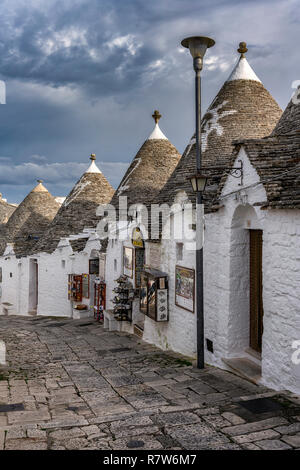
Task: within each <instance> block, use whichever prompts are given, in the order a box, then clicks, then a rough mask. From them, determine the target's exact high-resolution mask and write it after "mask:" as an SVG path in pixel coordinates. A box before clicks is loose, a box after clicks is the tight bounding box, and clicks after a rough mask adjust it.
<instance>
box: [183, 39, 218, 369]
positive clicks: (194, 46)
mask: <svg viewBox="0 0 300 470" xmlns="http://www.w3.org/2000/svg"><path fill="white" fill-rule="evenodd" d="M214 44H215V41H214V40H213V39H210V38H207V37H204V36H194V37H189V38H185V39H183V40H182V41H181V45H182V46H183V47H186V48H188V49H189V50H190V53H191V55H192V57H193V65H194V70H195V74H196V75H195V91H196V96H195V98H196V100H195V101H196V171H197V174H196V175H195V176H193V177H192V178H191V182H192V186H193V189H194V191H195V192H196V196H197V197H196V203H197V225H196V288H197V294H196V312H197V313H196V315H197V367H198V368H199V369H203V368H204V302H203V290H204V289H203V213H204V210H203V208H202V195H203V191H204V189H205V184H206V177H205V175H203V174H202V173H201V164H202V161H201V76H200V72H201V70H202V67H203V57H204V55H205V52H206V50H207V49H208V48H209V47H212V46H213V45H214Z"/></svg>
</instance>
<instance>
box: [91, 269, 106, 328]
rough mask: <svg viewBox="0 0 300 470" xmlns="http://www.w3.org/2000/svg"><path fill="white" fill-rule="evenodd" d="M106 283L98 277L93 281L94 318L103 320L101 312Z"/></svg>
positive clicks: (103, 305) (102, 312) (102, 310)
mask: <svg viewBox="0 0 300 470" xmlns="http://www.w3.org/2000/svg"><path fill="white" fill-rule="evenodd" d="M105 300H106V284H105V282H103V281H101V280H100V279H99V278H96V279H95V281H94V318H95V320H97V321H100V322H103V318H104V316H103V314H104V309H105V304H106V301H105Z"/></svg>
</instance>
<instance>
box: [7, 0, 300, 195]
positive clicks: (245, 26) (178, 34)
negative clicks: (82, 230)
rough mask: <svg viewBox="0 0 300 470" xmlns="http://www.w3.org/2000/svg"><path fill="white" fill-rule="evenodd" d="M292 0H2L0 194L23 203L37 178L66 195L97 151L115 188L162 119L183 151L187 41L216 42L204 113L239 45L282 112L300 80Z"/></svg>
mask: <svg viewBox="0 0 300 470" xmlns="http://www.w3.org/2000/svg"><path fill="white" fill-rule="evenodd" d="M299 20H300V9H299V1H298V0H280V1H277V0H258V1H256V0H242V1H239V0H210V1H207V0H206V1H204V0H151V1H147V0H58V1H57V0H2V1H1V4H0V80H2V81H4V82H5V84H6V104H0V122H1V129H0V136H1V137H0V192H2V193H3V197H6V198H7V199H8V200H9V201H10V202H20V201H21V200H22V199H23V198H24V196H25V195H26V194H27V193H28V192H29V191H30V190H31V189H32V187H33V185H34V184H35V180H36V179H37V178H42V179H44V181H45V185H46V186H47V187H48V189H49V190H50V191H51V193H52V194H54V195H55V196H64V195H66V194H67V193H68V192H69V190H70V189H71V188H72V186H73V185H74V183H75V182H76V180H77V179H78V178H79V177H80V175H81V174H82V173H83V172H84V170H85V169H86V167H87V165H88V164H89V160H88V156H89V154H90V153H92V152H93V153H96V155H97V163H98V164H99V166H100V168H101V169H102V171H103V173H104V174H105V175H106V177H107V178H108V180H109V181H110V183H111V184H112V185H113V186H114V187H116V186H117V184H118V183H119V181H120V178H121V177H122V175H123V173H124V171H125V170H126V168H127V165H128V163H129V162H130V161H131V160H132V158H133V157H134V155H135V153H136V152H137V150H138V149H139V147H140V145H141V144H142V143H143V142H144V140H145V139H146V138H147V137H148V135H149V134H150V132H151V131H152V128H153V125H154V123H153V120H152V118H151V115H152V113H153V110H154V109H159V111H160V112H161V114H162V115H163V117H162V119H161V121H160V125H161V128H162V130H163V132H164V133H165V134H166V135H167V137H168V138H169V140H170V141H171V142H172V143H173V144H174V145H175V146H176V147H177V148H178V150H179V151H180V152H182V151H183V150H184V148H185V146H186V144H187V142H188V140H189V139H190V137H191V135H192V133H193V129H194V124H193V123H194V110H193V109H194V108H193V99H194V91H193V83H194V82H193V80H194V74H193V69H192V59H191V57H190V55H189V53H188V51H185V50H184V49H183V48H182V47H181V46H180V40H181V39H182V38H184V37H185V36H191V35H194V34H198V35H199V34H202V35H208V36H210V37H213V38H214V39H215V40H216V45H215V47H214V48H213V49H210V50H209V51H208V53H207V55H206V60H205V69H204V71H203V74H202V77H203V81H202V83H203V110H204V108H206V107H207V106H208V105H209V103H210V101H211V100H212V99H213V98H214V96H215V94H216V93H217V91H218V89H219V88H220V86H221V85H222V83H223V81H224V80H226V78H227V76H228V75H229V73H230V69H231V68H232V67H233V66H234V64H235V62H236V60H237V58H238V54H237V52H236V49H237V47H238V43H239V42H240V41H246V42H247V44H248V48H249V52H248V54H247V56H248V60H249V62H250V63H251V65H252V67H253V68H254V70H255V72H256V73H257V75H258V76H259V77H260V79H261V80H262V82H263V83H264V85H265V86H266V87H267V88H268V90H269V91H270V92H271V93H272V95H273V96H274V98H275V99H276V100H277V101H278V103H279V104H280V105H281V107H283V108H284V107H285V106H286V104H287V102H288V101H289V99H290V96H291V94H292V91H293V90H292V82H293V81H295V80H299V79H300V71H299V63H300V60H299V50H298V47H297V46H298V43H299Z"/></svg>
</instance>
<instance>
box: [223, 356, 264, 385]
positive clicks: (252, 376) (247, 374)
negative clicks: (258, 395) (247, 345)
mask: <svg viewBox="0 0 300 470" xmlns="http://www.w3.org/2000/svg"><path fill="white" fill-rule="evenodd" d="M222 361H223V362H224V363H225V364H226V365H227V366H229V367H230V368H231V369H232V371H233V372H235V373H236V374H237V375H239V376H241V377H243V378H245V379H247V380H249V381H250V382H252V383H254V384H258V383H259V382H260V379H261V366H260V365H258V364H257V363H256V362H254V361H251V360H250V359H248V358H246V357H232V358H223V359H222Z"/></svg>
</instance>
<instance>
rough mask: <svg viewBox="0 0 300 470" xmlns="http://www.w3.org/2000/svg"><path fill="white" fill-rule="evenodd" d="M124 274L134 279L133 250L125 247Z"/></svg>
mask: <svg viewBox="0 0 300 470" xmlns="http://www.w3.org/2000/svg"><path fill="white" fill-rule="evenodd" d="M123 273H124V274H125V276H128V277H130V278H133V248H129V247H127V246H124V247H123Z"/></svg>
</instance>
